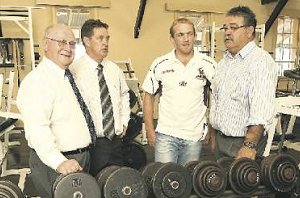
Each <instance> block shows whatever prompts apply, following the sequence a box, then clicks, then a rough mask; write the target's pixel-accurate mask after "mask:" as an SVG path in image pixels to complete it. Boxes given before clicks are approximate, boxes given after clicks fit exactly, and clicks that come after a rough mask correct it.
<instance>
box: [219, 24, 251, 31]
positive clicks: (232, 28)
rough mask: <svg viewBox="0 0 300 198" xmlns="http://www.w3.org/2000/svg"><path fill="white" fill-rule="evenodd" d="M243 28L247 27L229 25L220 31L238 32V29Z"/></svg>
mask: <svg viewBox="0 0 300 198" xmlns="http://www.w3.org/2000/svg"><path fill="white" fill-rule="evenodd" d="M242 27H247V25H241V26H238V25H229V26H226V25H223V27H221V28H220V30H222V31H224V32H225V31H227V30H231V31H236V30H237V29H240V28H242Z"/></svg>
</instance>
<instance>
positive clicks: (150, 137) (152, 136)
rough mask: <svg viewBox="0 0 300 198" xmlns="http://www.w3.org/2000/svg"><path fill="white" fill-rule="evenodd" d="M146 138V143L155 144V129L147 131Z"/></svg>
mask: <svg viewBox="0 0 300 198" xmlns="http://www.w3.org/2000/svg"><path fill="white" fill-rule="evenodd" d="M147 139H148V144H149V145H150V146H154V145H155V131H154V130H153V131H147Z"/></svg>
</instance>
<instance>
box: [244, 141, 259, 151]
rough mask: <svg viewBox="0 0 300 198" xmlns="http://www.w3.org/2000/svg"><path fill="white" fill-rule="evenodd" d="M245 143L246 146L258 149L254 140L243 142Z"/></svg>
mask: <svg viewBox="0 0 300 198" xmlns="http://www.w3.org/2000/svg"><path fill="white" fill-rule="evenodd" d="M243 145H244V146H245V147H248V148H249V149H256V146H257V145H256V143H255V142H252V141H245V142H244V143H243Z"/></svg>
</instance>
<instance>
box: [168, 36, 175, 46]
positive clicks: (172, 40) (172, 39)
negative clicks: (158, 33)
mask: <svg viewBox="0 0 300 198" xmlns="http://www.w3.org/2000/svg"><path fill="white" fill-rule="evenodd" d="M169 39H170V41H171V43H172V44H173V45H174V38H173V37H172V36H171V35H170V37H169Z"/></svg>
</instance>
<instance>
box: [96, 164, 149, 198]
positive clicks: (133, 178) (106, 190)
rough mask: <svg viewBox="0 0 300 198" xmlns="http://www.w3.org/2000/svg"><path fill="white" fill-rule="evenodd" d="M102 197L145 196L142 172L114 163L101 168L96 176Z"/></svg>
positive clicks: (146, 190)
mask: <svg viewBox="0 0 300 198" xmlns="http://www.w3.org/2000/svg"><path fill="white" fill-rule="evenodd" d="M96 180H97V182H98V186H99V189H100V190H101V192H102V197H104V198H115V197H118V198H147V196H148V189H147V185H146V182H145V180H144V178H143V176H142V174H141V173H140V172H139V171H138V170H135V169H133V168H130V167H120V166H116V165H111V166H108V167H106V168H104V169H102V170H101V171H100V172H99V173H98V174H97V176H96Z"/></svg>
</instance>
